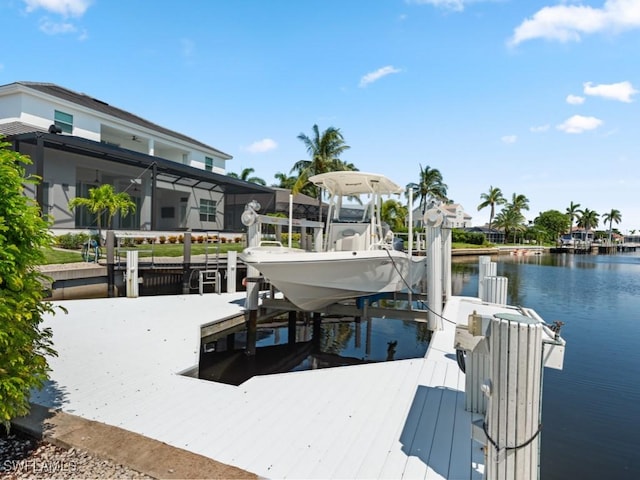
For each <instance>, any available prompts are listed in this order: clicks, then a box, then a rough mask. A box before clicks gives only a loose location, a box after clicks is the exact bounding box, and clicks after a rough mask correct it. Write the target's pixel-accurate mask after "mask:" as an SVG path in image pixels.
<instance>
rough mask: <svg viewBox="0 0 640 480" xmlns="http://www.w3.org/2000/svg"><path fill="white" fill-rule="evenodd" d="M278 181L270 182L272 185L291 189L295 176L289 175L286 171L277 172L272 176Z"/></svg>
mask: <svg viewBox="0 0 640 480" xmlns="http://www.w3.org/2000/svg"><path fill="white" fill-rule="evenodd" d="M273 177H274V178H275V179H276V180H277V181H278V182H277V183H273V184H271V186H272V187H277V188H286V189H289V190H293V186H294V185H295V184H296V180H297V178H296V177H291V176H289V175H287V174H286V173H282V172H278V173H276V174H275V175H274V176H273Z"/></svg>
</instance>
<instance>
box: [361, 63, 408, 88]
mask: <svg viewBox="0 0 640 480" xmlns="http://www.w3.org/2000/svg"><path fill="white" fill-rule="evenodd" d="M401 71H402V70H400V69H398V68H395V67H393V66H391V65H387V66H386V67H382V68H379V69H378V70H376V71H375V72H370V73H367V74H366V75H365V76H363V77H362V78H361V79H360V88H363V87H366V86H367V85H369V84H370V83H373V82H375V81H377V80H380V79H381V78H382V77H386V76H387V75H391V74H392V73H400V72H401Z"/></svg>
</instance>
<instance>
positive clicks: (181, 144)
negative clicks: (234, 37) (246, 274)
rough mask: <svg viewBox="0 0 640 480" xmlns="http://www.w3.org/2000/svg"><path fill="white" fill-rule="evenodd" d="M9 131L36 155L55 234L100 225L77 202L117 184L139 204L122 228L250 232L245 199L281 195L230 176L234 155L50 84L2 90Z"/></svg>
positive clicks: (35, 169)
mask: <svg viewBox="0 0 640 480" xmlns="http://www.w3.org/2000/svg"><path fill="white" fill-rule="evenodd" d="M0 135H3V136H5V137H6V139H7V140H8V141H9V142H11V145H12V147H13V149H14V150H16V151H19V152H20V153H23V154H26V155H29V156H30V157H31V159H32V160H33V162H34V165H33V166H32V168H31V169H30V172H31V173H36V174H38V175H39V176H40V177H42V179H43V182H42V184H41V185H40V186H39V187H38V188H36V189H35V191H34V190H31V191H29V192H28V194H31V195H33V196H34V198H35V199H36V200H37V201H38V203H39V204H40V205H41V206H42V208H43V210H44V211H45V213H48V214H50V215H51V216H52V217H53V221H54V224H53V228H60V229H70V228H90V227H92V226H95V219H94V218H92V216H91V215H90V214H89V213H88V212H86V211H84V209H78V210H77V211H70V210H69V208H68V206H67V205H68V203H69V201H70V200H71V199H72V198H74V197H76V196H83V197H84V196H87V194H88V191H89V189H90V188H92V187H95V186H97V185H101V184H105V183H108V184H111V185H113V186H114V188H115V190H116V191H117V192H122V191H126V192H127V193H128V194H129V195H130V196H131V198H132V200H133V201H134V202H135V203H136V206H137V209H136V212H135V214H133V215H128V216H126V217H123V218H119V217H116V218H115V219H114V225H113V226H114V228H126V229H136V230H137V229H140V230H175V229H185V230H186V229H192V230H223V229H238V228H241V224H240V221H239V218H240V215H241V213H242V209H243V208H244V203H246V202H247V201H250V200H251V199H254V198H256V199H258V200H259V201H260V203H262V204H263V205H269V204H270V203H274V192H273V190H272V189H270V188H268V187H262V186H260V185H255V184H252V183H248V182H244V181H242V180H238V179H234V178H231V177H228V176H226V175H225V170H226V168H225V163H226V161H228V160H230V159H231V158H232V157H231V156H230V155H228V154H226V153H224V152H222V151H220V150H218V149H216V148H214V147H211V146H209V145H206V144H204V143H202V142H199V141H198V140H195V139H193V138H190V137H188V136H186V135H183V134H181V133H178V132H174V131H172V130H169V129H167V128H164V127H161V126H159V125H156V124H154V123H152V122H150V121H148V120H145V119H143V118H141V117H138V116H136V115H134V114H132V113H129V112H126V111H124V110H122V109H119V108H117V107H114V106H111V105H109V104H108V103H107V102H104V101H102V100H99V99H96V98H93V97H91V96H90V95H86V94H83V93H77V92H73V91H71V90H68V89H66V88H63V87H60V86H58V85H54V84H51V83H36V82H15V83H11V84H8V85H2V86H0Z"/></svg>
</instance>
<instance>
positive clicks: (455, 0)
mask: <svg viewBox="0 0 640 480" xmlns="http://www.w3.org/2000/svg"><path fill="white" fill-rule="evenodd" d="M407 2H408V3H416V4H418V5H433V6H434V7H438V8H443V9H445V10H453V11H456V12H461V11H462V10H464V4H465V3H468V2H465V1H464V0H407Z"/></svg>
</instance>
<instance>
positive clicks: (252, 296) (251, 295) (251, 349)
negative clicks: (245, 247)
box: [244, 222, 260, 356]
mask: <svg viewBox="0 0 640 480" xmlns="http://www.w3.org/2000/svg"><path fill="white" fill-rule="evenodd" d="M247 241H248V243H249V246H250V247H253V246H256V245H258V244H259V243H260V224H259V223H258V222H256V223H254V224H252V225H250V226H249V227H248V230H247ZM259 275H260V272H259V271H258V269H256V268H255V267H252V266H251V265H247V278H246V284H247V298H246V301H245V304H244V307H245V309H246V310H247V313H246V315H245V316H246V322H247V346H246V350H245V353H246V354H247V355H248V356H254V355H255V354H256V340H257V322H258V303H259V298H260V277H259Z"/></svg>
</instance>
